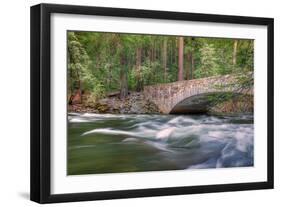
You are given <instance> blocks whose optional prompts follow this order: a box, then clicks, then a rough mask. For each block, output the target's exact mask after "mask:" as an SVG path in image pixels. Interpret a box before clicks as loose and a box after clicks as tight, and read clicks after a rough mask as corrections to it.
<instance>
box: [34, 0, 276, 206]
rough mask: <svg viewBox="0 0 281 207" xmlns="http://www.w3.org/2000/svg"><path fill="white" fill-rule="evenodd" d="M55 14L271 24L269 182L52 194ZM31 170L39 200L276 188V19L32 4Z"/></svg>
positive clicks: (269, 54) (36, 196) (269, 33)
mask: <svg viewBox="0 0 281 207" xmlns="http://www.w3.org/2000/svg"><path fill="white" fill-rule="evenodd" d="M52 13H67V14H83V15H100V16H113V17H134V18H149V19H164V20H182V21H194V22H210V23H232V24H248V25H264V26H267V43H268V47H267V60H268V62H267V73H268V80H267V93H268V97H267V103H268V106H267V107H268V108H267V110H268V111H267V113H268V119H267V127H268V131H267V181H265V182H249V183H236V184H218V185H203V186H186V187H167V188H153V189H136V190H121V191H105V192H85V193H73V194H51V191H50V189H51V182H50V181H51V177H50V176H51V173H50V170H51V159H50V150H51V142H50V136H51V134H50V130H51V114H50V112H51V110H50V107H51V105H50V100H51V92H50V88H51V85H50V84H51V83H50V79H51V74H50V66H51V65H50V58H51V55H50V52H51V50H50V32H51V25H50V24H51V23H50V15H51V14H52ZM30 24H31V37H30V38H31V39H30V40H31V41H30V42H31V57H30V62H31V129H30V131H31V152H30V160H31V169H30V170H31V174H30V192H31V193H30V199H31V200H32V201H35V202H38V203H54V202H70V201H88V200H102V199H118V198H133V197H146V196H165V195H179V194H195V193H211V192H224V191H242V190H255V189H271V188H273V177H274V169H273V165H274V158H273V155H274V152H273V149H274V147H273V130H274V129H273V121H274V118H273V93H274V89H273V85H274V83H273V62H274V60H273V56H274V55H273V52H274V50H273V45H274V42H273V39H274V31H273V29H274V20H273V19H272V18H260V17H245V16H228V15H213V14H195V13H181V12H168V11H152V10H135V9H120V8H103V7H89V6H72V5H56V4H39V5H35V6H32V7H31V23H30Z"/></svg>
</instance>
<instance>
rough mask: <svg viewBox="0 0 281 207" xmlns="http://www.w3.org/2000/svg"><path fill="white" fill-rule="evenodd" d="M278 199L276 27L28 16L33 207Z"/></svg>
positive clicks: (89, 15)
mask: <svg viewBox="0 0 281 207" xmlns="http://www.w3.org/2000/svg"><path fill="white" fill-rule="evenodd" d="M270 188H273V19H271V18H260V17H242V16H226V15H213V14H195V13H179V12H168V11H152V10H151V11H149V10H133V9H120V8H102V7H87V6H71V5H54V4H40V5H35V6H33V7H31V200H33V201H36V202H39V203H52V202H68V201H84V200H100V199H116V198H131V197H144V196H162V195H178V194H193V193H209V192H223V191H238V190H254V189H270Z"/></svg>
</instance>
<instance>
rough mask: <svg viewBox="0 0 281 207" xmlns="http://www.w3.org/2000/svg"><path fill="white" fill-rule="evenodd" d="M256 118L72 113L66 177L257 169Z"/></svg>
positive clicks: (70, 115) (249, 116) (69, 116)
mask: <svg viewBox="0 0 281 207" xmlns="http://www.w3.org/2000/svg"><path fill="white" fill-rule="evenodd" d="M253 138H254V125H253V116H252V115H240V116H208V115H123V114H116V115H115V114H89V113H86V114H78V113H69V114H68V155H67V169H68V175H79V174H93V173H118V172H138V171H155V170H183V169H204V168H221V167H246V166H253V164H254V159H253V152H254V150H253Z"/></svg>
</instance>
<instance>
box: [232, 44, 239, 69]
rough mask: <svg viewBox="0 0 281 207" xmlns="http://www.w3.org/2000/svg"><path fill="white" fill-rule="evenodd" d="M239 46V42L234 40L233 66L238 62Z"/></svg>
mask: <svg viewBox="0 0 281 207" xmlns="http://www.w3.org/2000/svg"><path fill="white" fill-rule="evenodd" d="M237 45H238V40H234V42H233V53H232V64H233V65H236V62H237Z"/></svg>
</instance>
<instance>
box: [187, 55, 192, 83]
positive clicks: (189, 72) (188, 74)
mask: <svg viewBox="0 0 281 207" xmlns="http://www.w3.org/2000/svg"><path fill="white" fill-rule="evenodd" d="M186 60H187V61H186V80H189V79H191V77H190V74H191V68H192V63H191V52H190V51H188V52H187V55H186Z"/></svg>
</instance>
